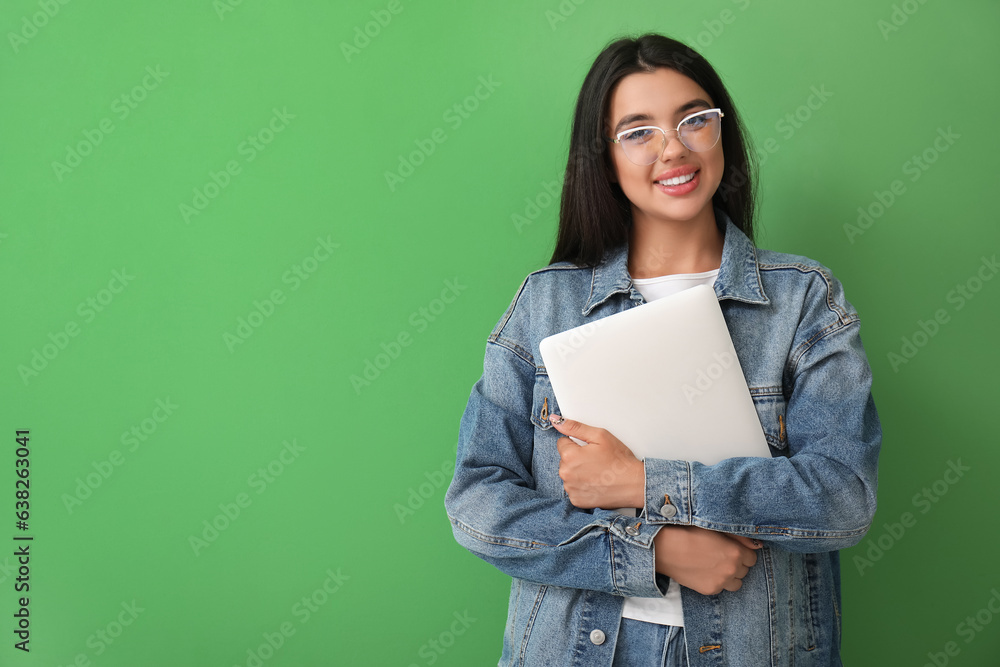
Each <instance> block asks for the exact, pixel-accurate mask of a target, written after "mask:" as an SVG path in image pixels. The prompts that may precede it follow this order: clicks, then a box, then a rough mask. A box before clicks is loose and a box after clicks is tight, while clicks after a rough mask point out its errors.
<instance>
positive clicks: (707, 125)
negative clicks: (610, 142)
mask: <svg viewBox="0 0 1000 667" xmlns="http://www.w3.org/2000/svg"><path fill="white" fill-rule="evenodd" d="M721 120H722V119H721V118H720V117H719V114H718V112H714V113H707V114H701V115H698V116H693V117H691V118H689V119H687V120H685V121H684V122H683V123H682V124H681V127H680V136H679V137H678V138H679V139H680V141H681V143H682V144H684V146H685V147H686V148H687V149H688V150H691V151H694V152H696V153H700V152H702V151H707V150H710V149H711V148H712V147H713V146H715V144H716V143H718V141H719V135H720V133H721V129H722V123H721ZM669 131H670V132H672V131H673V130H669ZM621 145H622V148H623V149H624V150H625V157H627V158H628V159H629V160H631V161H632V162H634V163H635V164H640V165H646V164H653V163H654V162H656V160H657V159H659V157H660V155H662V154H663V149H664V148H666V145H667V139H666V135H665V134H664V133H663V131H662V130H660V129H657V128H644V129H640V130H635V131H634V132H629V133H626V134H623V135H622V137H621Z"/></svg>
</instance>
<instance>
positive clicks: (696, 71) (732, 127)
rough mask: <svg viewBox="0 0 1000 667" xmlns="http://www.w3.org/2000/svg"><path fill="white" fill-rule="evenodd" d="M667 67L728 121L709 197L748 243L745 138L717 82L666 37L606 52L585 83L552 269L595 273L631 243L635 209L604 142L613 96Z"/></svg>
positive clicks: (752, 186)
mask: <svg viewBox="0 0 1000 667" xmlns="http://www.w3.org/2000/svg"><path fill="white" fill-rule="evenodd" d="M658 67H668V68H670V69H673V70H676V71H678V72H680V73H681V74H683V75H684V76H686V77H688V78H690V79H692V80H693V81H694V82H695V83H697V84H698V85H699V86H701V87H702V88H703V89H704V90H705V92H706V93H708V94H709V96H710V97H711V98H712V100H713V101H714V102H715V105H716V106H717V107H719V108H720V109H722V113H723V114H725V117H724V120H723V122H722V137H721V139H720V141H722V151H723V154H724V155H725V158H726V160H725V162H726V166H725V170H724V171H723V174H722V181H721V183H719V188H718V189H717V190H716V191H715V194H714V195H713V196H712V204H713V205H714V206H718V207H719V208H721V209H722V210H723V211H725V212H726V214H727V215H729V217H730V218H731V219H732V221H733V223H734V224H735V225H736V226H737V227H739V228H740V229H741V230H742V231H743V233H744V234H746V235H747V236H748V237H749V238H750V240H751V241H753V218H754V207H755V199H756V178H755V175H756V173H757V164H756V161H755V159H754V155H753V152H752V151H751V150H748V149H749V134H748V133H747V132H746V130H745V128H744V126H743V122H742V121H741V120H740V116H739V114H738V113H737V111H736V107H735V106H734V105H733V101H732V99H730V97H729V93H728V92H726V89H725V87H724V86H723V85H722V80H721V79H720V78H719V75H718V74H717V73H716V71H715V70H714V69H713V68H712V66H711V65H710V64H709V63H708V61H707V60H705V59H704V58H703V57H702V56H701V55H700V54H699V53H697V52H695V51H694V50H693V49H691V48H690V47H688V46H687V45H686V44H683V43H681V42H678V41H676V40H674V39H670V38H669V37H664V36H663V35H658V34H653V33H650V34H646V35H642V36H640V37H638V38H635V39H631V38H623V39H619V40H618V41H615V42H612V43H611V44H609V45H608V46H607V47H605V49H604V50H603V51H601V53H600V55H599V56H597V59H596V60H595V61H594V64H593V65H592V66H591V68H590V71H589V72H588V73H587V77H586V78H585V79H584V81H583V87H582V88H581V90H580V96H579V98H578V99H577V102H576V111H575V113H574V115H573V130H572V134H571V135H570V144H569V160H568V162H567V164H566V176H565V178H564V181H563V190H562V200H561V202H560V206H559V233H558V236H557V237H556V247H555V250H554V251H553V253H552V259H551V262H560V261H570V262H573V263H574V264H578V265H580V266H595V265H596V264H598V263H600V261H601V258H602V257H603V256H604V253H605V252H606V251H607V250H610V249H611V248H614V247H616V246H619V245H621V244H623V243H625V242H627V241H628V233H629V228H630V227H631V225H632V209H631V205H630V204H629V200H628V198H627V197H626V196H625V193H624V192H623V191H622V189H621V186H619V185H618V184H617V183H612V182H611V180H610V179H609V173H612V171H611V170H612V167H611V158H610V154H609V152H608V145H609V144H608V142H607V141H606V140H605V138H604V131H605V125H606V121H607V114H608V107H609V106H610V97H611V90H612V89H613V88H614V86H615V84H617V83H618V82H619V81H620V80H621V79H623V78H625V77H626V76H628V75H629V74H633V73H635V72H652V71H654V70H655V69H656V68H658Z"/></svg>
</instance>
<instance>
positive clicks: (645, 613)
mask: <svg viewBox="0 0 1000 667" xmlns="http://www.w3.org/2000/svg"><path fill="white" fill-rule="evenodd" d="M718 275H719V269H714V270H712V271H705V272H703V273H676V274H673V275H669V276H659V277H656V278H633V279H632V283H633V284H635V288H636V289H637V290H638V291H639V294H642V298H643V299H645V300H646V302H647V303H648V302H650V301H654V300H656V299H662V298H663V297H665V296H670V295H671V294H676V293H678V292H683V291H684V290H686V289H688V288H689V287H694V286H696V285H708V286H709V287H712V286H713V285H715V278H716V277H717V276H718ZM622 616H624V617H625V618H634V619H636V620H638V621H646V622H647V623H659V624H661V625H679V626H683V625H684V610H683V608H682V607H681V587H680V584H678V583H677V582H676V581H674V580H673V579H671V580H670V585H669V586H667V594H666V597H662V598H631V597H626V598H625V606H624V607H623V608H622Z"/></svg>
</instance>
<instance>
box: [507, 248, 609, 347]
mask: <svg viewBox="0 0 1000 667" xmlns="http://www.w3.org/2000/svg"><path fill="white" fill-rule="evenodd" d="M593 274H594V270H593V268H592V267H586V266H578V265H576V264H572V263H570V262H555V263H553V264H549V265H547V266H544V267H541V268H539V269H536V270H534V271H532V272H530V273H529V274H527V275H526V276H525V277H524V279H523V280H522V281H521V284H520V286H519V287H518V288H517V290H516V291H515V293H514V296H513V298H512V299H511V300H510V304H509V305H508V306H507V309H506V310H505V311H504V313H503V315H502V316H501V317H500V319H499V321H498V322H497V324H496V326H495V327H494V328H493V331H492V332H491V333H490V336H489V340H490V342H494V343H503V342H507V344H508V346H511V345H517V346H519V347H526V348H528V349H531V348H533V347H534V344H535V343H537V341H538V340H539V339H540V338H542V337H544V336H546V335H548V334H550V333H552V332H553V331H561V330H563V329H566V328H571V327H573V326H576V325H578V324H579V322H578V319H579V317H580V313H581V311H582V310H583V308H584V306H585V304H586V302H587V299H588V298H590V293H591V289H592V283H593ZM522 356H525V355H522ZM532 356H533V355H532Z"/></svg>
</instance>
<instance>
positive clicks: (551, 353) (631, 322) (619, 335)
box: [539, 285, 771, 465]
mask: <svg viewBox="0 0 1000 667" xmlns="http://www.w3.org/2000/svg"><path fill="white" fill-rule="evenodd" d="M539 348H540V351H541V354H542V361H543V363H544V364H545V368H546V370H547V372H548V375H549V380H550V381H551V383H552V390H553V392H554V393H555V398H556V402H557V403H558V407H559V410H560V414H562V416H563V417H565V418H567V419H575V420H577V421H581V422H584V423H586V424H590V425H591V426H597V427H600V428H605V429H607V430H608V431H610V432H611V433H613V434H614V435H615V436H617V437H618V439H619V440H621V441H622V442H623V443H625V445H626V446H628V447H629V449H631V450H632V453H633V454H635V455H636V457H637V458H640V459H642V458H646V457H651V458H661V459H681V460H687V461H699V462H701V463H705V464H709V465H710V464H713V463H718V462H719V461H722V460H723V459H727V458H731V457H734V456H768V457H769V456H771V453H770V450H769V449H768V447H767V442H766V440H765V439H764V432H763V430H762V429H761V425H760V421H759V419H758V417H757V411H756V410H755V409H754V406H753V399H751V398H750V391H749V390H748V389H747V384H746V379H745V378H744V376H743V370H742V369H741V368H740V362H739V359H738V358H737V357H736V351H735V349H734V348H733V342H732V339H731V338H730V336H729V329H728V328H727V327H726V321H725V318H724V317H723V316H722V309H721V308H720V307H719V301H718V298H717V297H716V295H715V290H713V289H712V288H711V287H708V286H707V285H698V286H696V287H691V288H689V289H686V290H684V291H682V292H678V293H677V294H673V295H671V296H668V297H664V298H662V299H657V300H655V301H652V302H650V303H647V304H643V305H641V306H639V307H636V308H632V309H630V310H626V311H624V312H622V313H617V314H615V315H610V316H608V317H605V318H602V319H600V320H596V321H594V322H592V323H589V324H585V325H583V326H581V327H577V328H575V329H570V330H568V331H563V332H561V333H558V334H555V335H552V336H549V337H547V338H545V339H543V340H542V341H541V342H540V343H539ZM577 442H579V441H577ZM580 444H585V443H582V442H581V443H580Z"/></svg>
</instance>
